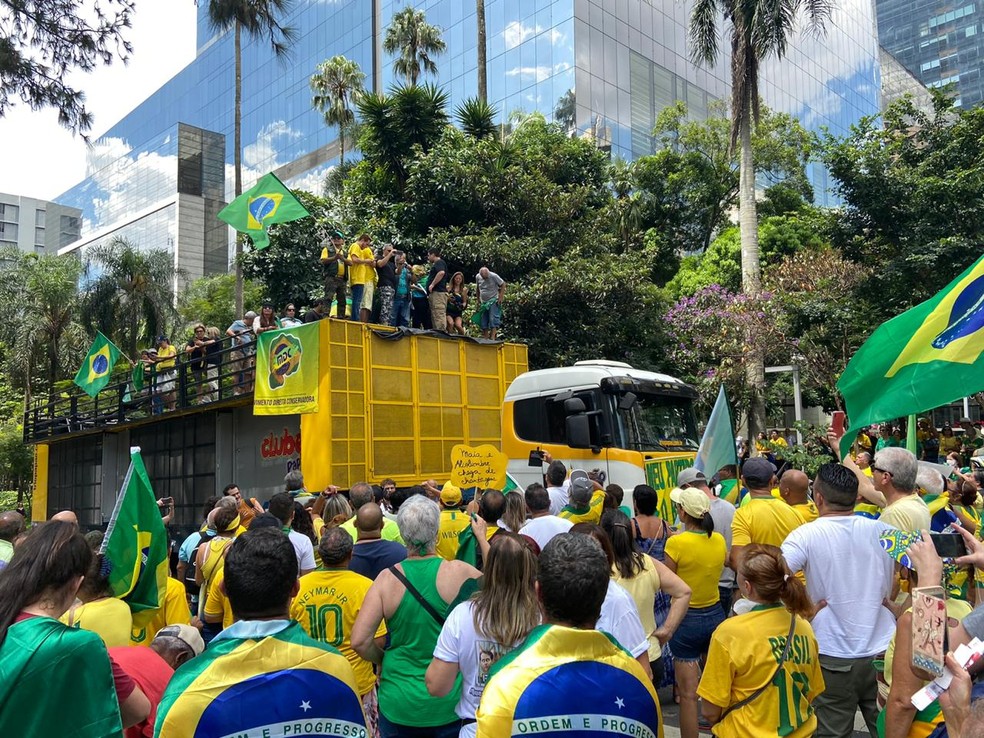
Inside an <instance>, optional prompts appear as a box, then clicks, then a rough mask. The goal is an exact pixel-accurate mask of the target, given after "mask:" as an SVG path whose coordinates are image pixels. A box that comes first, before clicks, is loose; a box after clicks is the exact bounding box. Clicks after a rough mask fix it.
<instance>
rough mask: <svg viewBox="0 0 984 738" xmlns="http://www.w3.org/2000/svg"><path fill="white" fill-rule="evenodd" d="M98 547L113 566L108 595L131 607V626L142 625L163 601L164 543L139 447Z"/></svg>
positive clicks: (131, 450) (165, 552)
mask: <svg viewBox="0 0 984 738" xmlns="http://www.w3.org/2000/svg"><path fill="white" fill-rule="evenodd" d="M99 552H100V553H101V554H103V555H104V556H105V557H106V559H107V560H108V561H109V562H110V564H111V565H112V568H111V570H110V573H109V584H110V587H112V589H113V594H114V595H115V596H116V597H119V598H120V599H122V600H123V601H124V602H126V603H127V604H128V605H129V606H130V610H131V611H132V612H133V624H134V627H135V628H137V629H139V628H142V627H145V626H146V623H147V622H149V621H150V619H151V618H152V617H153V616H154V614H155V613H154V611H155V610H156V609H157V608H158V607H160V606H161V605H163V604H164V593H165V592H166V588H167V565H168V542H167V530H166V529H165V528H164V522H163V521H162V520H161V513H160V508H159V507H158V506H157V500H156V498H155V497H154V490H153V488H152V487H151V484H150V477H149V476H148V475H147V469H146V467H145V466H144V463H143V458H142V457H141V456H140V448H139V447H136V446H134V447H133V448H131V449H130V468H129V469H128V470H127V472H126V476H125V477H124V478H123V487H122V489H121V490H120V495H119V497H118V498H117V500H116V507H115V508H114V509H113V514H112V517H110V519H109V527H108V528H107V529H106V536H105V538H104V539H103V543H102V548H100V551H99Z"/></svg>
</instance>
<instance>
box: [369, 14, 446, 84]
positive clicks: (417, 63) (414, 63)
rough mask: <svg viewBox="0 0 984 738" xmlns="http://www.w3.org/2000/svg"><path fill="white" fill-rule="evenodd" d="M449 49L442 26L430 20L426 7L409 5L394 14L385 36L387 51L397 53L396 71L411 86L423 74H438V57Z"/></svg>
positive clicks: (384, 42)
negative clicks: (419, 8)
mask: <svg viewBox="0 0 984 738" xmlns="http://www.w3.org/2000/svg"><path fill="white" fill-rule="evenodd" d="M446 49H447V45H446V44H445V43H444V39H442V38H441V29H440V28H438V27H437V26H432V25H431V24H430V23H428V22H427V18H426V16H425V15H424V11H423V10H414V8H412V7H410V6H407V7H405V8H404V9H403V10H401V11H399V12H398V13H396V14H395V15H394V16H393V20H392V21H391V22H390V25H389V27H388V28H387V29H386V35H385V37H384V38H383V51H385V52H386V53H387V54H395V55H396V59H395V60H394V61H393V71H394V72H396V73H397V74H398V75H400V76H401V77H406V80H407V84H408V85H410V86H411V87H412V86H414V85H416V84H417V80H418V79H419V78H420V75H421V74H434V75H436V74H437V64H435V63H434V57H435V56H437V55H439V54H443V53H444V52H445V50H446Z"/></svg>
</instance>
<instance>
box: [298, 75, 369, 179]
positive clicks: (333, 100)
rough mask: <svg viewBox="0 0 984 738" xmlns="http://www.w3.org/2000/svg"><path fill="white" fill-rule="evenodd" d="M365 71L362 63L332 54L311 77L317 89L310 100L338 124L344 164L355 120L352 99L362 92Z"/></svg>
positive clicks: (332, 123) (340, 159)
mask: <svg viewBox="0 0 984 738" xmlns="http://www.w3.org/2000/svg"><path fill="white" fill-rule="evenodd" d="M365 79H366V75H365V74H363V72H362V70H361V69H359V65H358V64H356V63H355V62H354V61H352V60H351V59H346V58H345V57H344V56H333V57H332V58H331V59H329V60H328V61H323V62H321V64H319V65H318V71H317V72H315V73H314V75H313V76H312V77H311V90H312V91H313V92H314V93H315V94H314V97H313V98H311V104H312V105H313V106H314V107H315V108H316V109H317V110H320V111H321V112H322V113H323V114H324V116H325V123H326V124H327V125H329V126H338V163H339V164H340V165H344V164H345V130H346V129H347V128H348V127H349V126H351V125H352V124H353V123H354V122H355V113H354V112H353V110H352V106H351V103H352V102H353V101H355V100H357V99H358V97H359V95H360V94H361V93H362V83H363V82H364V81H365Z"/></svg>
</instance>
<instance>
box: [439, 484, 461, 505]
mask: <svg viewBox="0 0 984 738" xmlns="http://www.w3.org/2000/svg"><path fill="white" fill-rule="evenodd" d="M441 502H442V503H443V504H444V505H445V506H447V507H454V506H455V505H460V504H461V489H460V488H459V487H455V486H454V485H453V484H451V482H450V481H448V482H445V483H444V486H443V487H441Z"/></svg>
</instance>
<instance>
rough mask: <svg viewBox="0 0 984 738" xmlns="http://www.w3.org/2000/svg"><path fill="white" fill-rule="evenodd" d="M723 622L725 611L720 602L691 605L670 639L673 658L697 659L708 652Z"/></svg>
mask: <svg viewBox="0 0 984 738" xmlns="http://www.w3.org/2000/svg"><path fill="white" fill-rule="evenodd" d="M723 622H724V611H723V610H722V609H721V603H720V602H715V603H714V604H713V605H709V606H708V607H691V608H690V609H689V610H687V614H686V615H684V617H683V622H682V623H680V627H679V628H677V629H676V632H675V633H674V634H673V637H672V638H671V639H670V650H671V651H672V652H673V658H675V659H679V660H680V661H697V659H699V658H700V657H701V656H702V655H704V654H705V653H707V649H708V647H709V646H710V645H711V636H712V635H713V634H714V631H715V629H716V628H717V627H718V626H719V625H720V624H721V623H723Z"/></svg>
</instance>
